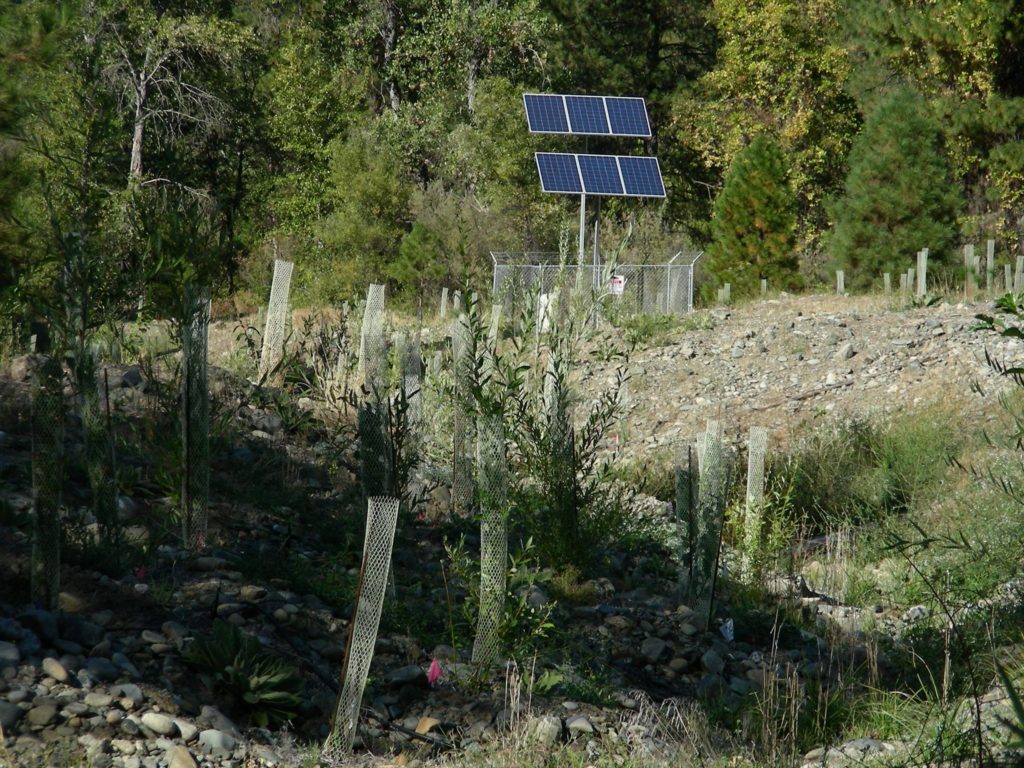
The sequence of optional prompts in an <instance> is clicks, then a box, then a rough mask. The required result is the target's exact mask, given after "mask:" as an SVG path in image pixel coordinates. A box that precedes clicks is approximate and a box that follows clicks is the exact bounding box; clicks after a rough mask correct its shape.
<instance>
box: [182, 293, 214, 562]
mask: <svg viewBox="0 0 1024 768" xmlns="http://www.w3.org/2000/svg"><path fill="white" fill-rule="evenodd" d="M209 328H210V289H209V288H206V287H199V286H191V285H190V286H187V287H186V288H185V313H184V318H183V321H182V324H181V455H182V478H181V538H182V542H183V544H184V546H185V547H187V548H189V549H202V548H203V547H204V546H205V545H206V527H207V512H208V509H209V495H210V390H209V386H208V384H207V357H208V354H207V352H208V349H207V347H208V343H209Z"/></svg>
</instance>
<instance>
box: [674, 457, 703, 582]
mask: <svg viewBox="0 0 1024 768" xmlns="http://www.w3.org/2000/svg"><path fill="white" fill-rule="evenodd" d="M695 463H696V457H695V456H694V451H693V446H692V445H690V444H687V445H686V447H685V448H683V449H682V450H681V451H680V453H679V456H678V458H677V459H676V467H675V469H676V471H675V513H676V524H677V526H678V530H679V593H680V595H683V594H685V591H686V590H687V589H688V588H689V585H690V584H691V583H693V551H694V539H695V538H696V535H697V531H696V526H695V525H694V522H695V520H696V516H695V514H694V511H695V509H696V507H697V491H698V487H699V483H698V481H697V467H696V466H695Z"/></svg>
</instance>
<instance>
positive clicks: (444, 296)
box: [439, 288, 448, 323]
mask: <svg viewBox="0 0 1024 768" xmlns="http://www.w3.org/2000/svg"><path fill="white" fill-rule="evenodd" d="M439 314H440V316H441V322H442V323H443V322H444V321H445V319H446V318H447V317H448V289H447V288H442V289H441V311H440V313H439Z"/></svg>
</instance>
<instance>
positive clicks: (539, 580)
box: [445, 537, 555, 660]
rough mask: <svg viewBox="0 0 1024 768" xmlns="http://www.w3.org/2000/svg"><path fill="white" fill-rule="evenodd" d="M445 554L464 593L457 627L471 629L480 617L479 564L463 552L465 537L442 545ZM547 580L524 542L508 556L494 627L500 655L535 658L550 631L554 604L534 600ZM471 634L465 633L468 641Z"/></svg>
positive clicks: (530, 542) (531, 545) (530, 546)
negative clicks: (501, 601)
mask: <svg viewBox="0 0 1024 768" xmlns="http://www.w3.org/2000/svg"><path fill="white" fill-rule="evenodd" d="M445 552H446V553H447V555H448V560H449V562H450V563H451V567H452V574H453V576H454V577H455V578H456V579H457V583H458V584H459V585H460V586H461V587H462V588H463V589H465V590H466V599H465V601H464V602H463V606H462V608H463V613H462V617H461V623H462V625H463V626H465V627H468V628H473V627H475V626H476V622H477V617H478V616H479V615H480V560H479V559H478V558H476V557H474V556H473V555H472V554H470V552H469V551H468V550H467V549H466V540H465V537H462V538H460V539H459V540H458V542H456V543H455V544H451V543H450V542H447V541H446V542H445ZM550 579H551V572H550V571H548V570H547V569H545V568H541V566H540V562H539V561H538V560H537V557H536V555H535V554H534V543H533V540H532V539H527V540H526V541H525V542H524V543H523V545H522V548H521V549H520V551H519V552H518V553H511V554H510V555H509V562H508V571H507V574H506V580H505V589H506V595H505V602H504V613H503V614H502V617H501V620H500V621H499V623H498V637H499V638H500V640H501V648H502V649H503V652H504V653H505V654H506V655H507V656H508V657H509V658H512V659H520V660H525V659H528V658H530V657H531V656H535V655H536V653H537V650H538V646H539V643H540V641H541V640H543V639H544V638H546V637H547V636H548V633H549V632H550V631H551V630H552V629H554V624H553V623H552V621H551V614H552V612H553V611H554V609H555V604H554V603H552V602H550V601H547V600H544V599H542V598H538V595H543V593H542V592H540V591H539V590H540V587H541V585H543V584H546V583H547V582H548V581H550ZM474 635H475V632H467V633H466V636H467V637H472V636H474Z"/></svg>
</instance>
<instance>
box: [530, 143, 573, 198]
mask: <svg viewBox="0 0 1024 768" xmlns="http://www.w3.org/2000/svg"><path fill="white" fill-rule="evenodd" d="M536 158H537V171H538V173H540V188H541V189H542V190H544V191H545V192H574V193H576V194H579V193H581V192H582V191H583V185H582V184H580V172H579V168H577V167H576V155H568V154H561V153H555V152H537V153H536Z"/></svg>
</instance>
